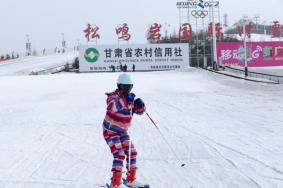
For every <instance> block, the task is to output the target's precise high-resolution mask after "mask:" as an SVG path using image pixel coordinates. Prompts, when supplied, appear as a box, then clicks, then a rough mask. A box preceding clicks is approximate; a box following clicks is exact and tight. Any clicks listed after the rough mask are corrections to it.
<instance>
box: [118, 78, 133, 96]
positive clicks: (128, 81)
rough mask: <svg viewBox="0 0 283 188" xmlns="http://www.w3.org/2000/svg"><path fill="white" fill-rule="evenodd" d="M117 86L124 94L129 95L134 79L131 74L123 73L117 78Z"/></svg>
mask: <svg viewBox="0 0 283 188" xmlns="http://www.w3.org/2000/svg"><path fill="white" fill-rule="evenodd" d="M117 87H118V89H119V90H120V91H121V92H122V93H123V95H125V96H127V95H128V94H129V93H130V92H131V90H132V89H133V80H132V78H131V76H130V75H128V74H125V73H124V74H121V75H120V76H119V77H118V80H117Z"/></svg>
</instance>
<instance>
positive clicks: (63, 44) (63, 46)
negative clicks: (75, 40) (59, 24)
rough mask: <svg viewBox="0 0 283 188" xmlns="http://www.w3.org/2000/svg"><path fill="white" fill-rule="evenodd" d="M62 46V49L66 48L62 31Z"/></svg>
mask: <svg viewBox="0 0 283 188" xmlns="http://www.w3.org/2000/svg"><path fill="white" fill-rule="evenodd" d="M62 48H63V50H64V49H65V48H66V41H65V35H64V33H62Z"/></svg>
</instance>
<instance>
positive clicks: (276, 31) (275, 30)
mask: <svg viewBox="0 0 283 188" xmlns="http://www.w3.org/2000/svg"><path fill="white" fill-rule="evenodd" d="M282 27H283V26H282V25H281V24H280V22H279V21H274V22H273V25H272V26H271V33H272V38H276V37H277V38H280V37H281V34H282Z"/></svg>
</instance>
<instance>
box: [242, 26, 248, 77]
mask: <svg viewBox="0 0 283 188" xmlns="http://www.w3.org/2000/svg"><path fill="white" fill-rule="evenodd" d="M243 32H244V50H245V53H244V58H245V76H246V77H247V76H248V62H247V43H246V37H247V35H246V22H244V26H243Z"/></svg>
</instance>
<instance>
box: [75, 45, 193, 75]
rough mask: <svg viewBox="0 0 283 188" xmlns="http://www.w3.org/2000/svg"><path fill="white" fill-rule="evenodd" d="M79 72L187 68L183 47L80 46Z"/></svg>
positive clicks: (186, 48)
mask: <svg viewBox="0 0 283 188" xmlns="http://www.w3.org/2000/svg"><path fill="white" fill-rule="evenodd" d="M79 60H80V61H79V62H80V68H79V70H80V72H101V71H103V72H105V71H120V70H121V69H123V70H126V71H154V70H168V69H181V68H185V67H188V66H189V46H188V44H187V43H186V44H185V43H172V44H141V45H85V46H80V59H79Z"/></svg>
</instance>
